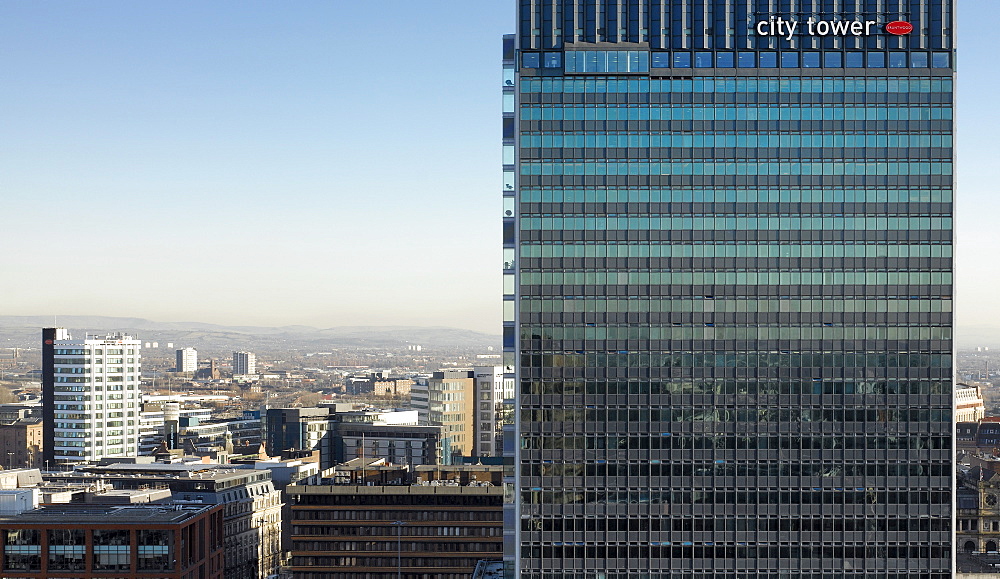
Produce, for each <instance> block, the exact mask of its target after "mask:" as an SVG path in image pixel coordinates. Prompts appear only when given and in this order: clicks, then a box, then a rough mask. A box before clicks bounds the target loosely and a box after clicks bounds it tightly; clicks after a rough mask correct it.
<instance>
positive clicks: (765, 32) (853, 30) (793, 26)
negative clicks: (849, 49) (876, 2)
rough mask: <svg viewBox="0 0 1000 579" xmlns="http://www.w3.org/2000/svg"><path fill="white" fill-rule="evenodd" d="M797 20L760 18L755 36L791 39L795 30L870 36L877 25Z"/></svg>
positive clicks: (823, 34)
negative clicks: (802, 22)
mask: <svg viewBox="0 0 1000 579" xmlns="http://www.w3.org/2000/svg"><path fill="white" fill-rule="evenodd" d="M799 24H800V22H799V21H798V20H788V19H785V18H782V17H781V16H772V17H771V18H768V19H767V20H761V21H760V22H758V23H757V25H756V26H755V27H754V30H755V31H756V32H757V36H780V37H782V38H784V39H785V40H791V39H792V37H793V36H795V34H796V32H798V33H799V34H807V35H809V36H870V35H871V33H872V28H873V27H876V26H878V22H875V21H873V20H865V21H861V20H816V19H815V18H810V19H809V20H807V21H806V25H805V26H801V27H800V26H799Z"/></svg>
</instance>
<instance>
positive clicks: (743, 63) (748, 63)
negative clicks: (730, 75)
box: [736, 52, 757, 68]
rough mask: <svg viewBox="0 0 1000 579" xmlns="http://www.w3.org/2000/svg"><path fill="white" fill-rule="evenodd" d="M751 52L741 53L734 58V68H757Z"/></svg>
mask: <svg viewBox="0 0 1000 579" xmlns="http://www.w3.org/2000/svg"><path fill="white" fill-rule="evenodd" d="M754 56H755V55H754V53H752V52H741V53H739V56H737V58H736V66H738V67H740V68H753V67H755V66H757V59H756V58H754Z"/></svg>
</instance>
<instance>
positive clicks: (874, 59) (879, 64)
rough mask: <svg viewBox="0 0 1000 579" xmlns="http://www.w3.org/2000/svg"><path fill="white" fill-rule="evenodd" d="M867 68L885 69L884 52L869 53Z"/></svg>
mask: <svg viewBox="0 0 1000 579" xmlns="http://www.w3.org/2000/svg"><path fill="white" fill-rule="evenodd" d="M868 68H885V53H884V52H869V53H868Z"/></svg>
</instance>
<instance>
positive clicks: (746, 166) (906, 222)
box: [503, 0, 954, 579]
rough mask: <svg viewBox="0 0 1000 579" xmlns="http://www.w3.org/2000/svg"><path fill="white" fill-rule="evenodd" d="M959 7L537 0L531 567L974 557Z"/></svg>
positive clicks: (914, 563) (518, 198) (628, 572)
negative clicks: (956, 451) (962, 324)
mask: <svg viewBox="0 0 1000 579" xmlns="http://www.w3.org/2000/svg"><path fill="white" fill-rule="evenodd" d="M953 15H954V12H953V4H952V2H951V1H949V0H850V1H839V0H804V1H795V0H767V1H764V0H757V1H754V0H519V2H518V21H517V26H518V28H517V34H516V35H512V36H510V37H506V38H505V39H504V77H503V84H504V89H503V90H504V98H503V104H504V123H503V138H504V156H503V158H504V174H503V176H504V183H503V190H504V218H503V222H504V274H505V276H504V288H505V289H504V293H505V296H504V320H505V324H504V325H505V327H504V352H505V370H506V371H507V372H509V375H510V376H512V377H516V379H517V388H518V392H517V404H518V412H517V417H516V418H517V425H516V430H517V434H518V437H517V439H518V445H517V448H516V450H515V452H516V479H515V487H516V488H515V493H514V495H515V504H514V505H513V509H512V510H513V511H514V512H513V513H511V517H509V518H508V520H510V521H513V522H515V524H516V528H515V529H513V533H512V534H510V535H509V536H508V537H507V538H506V539H507V542H506V545H507V547H506V558H507V563H508V573H509V576H518V577H521V578H524V579H557V578H559V579H562V578H567V577H573V578H574V579H575V578H589V579H632V578H639V577H642V578H644V579H668V578H669V579H710V578H711V579H722V578H725V579H737V578H738V579H785V578H788V579H791V578H814V579H820V578H822V579H834V578H836V579H875V578H878V579H906V578H912V579H916V578H918V577H919V578H921V579H945V578H946V577H950V576H951V570H952V568H953V556H954V554H953V552H952V547H951V531H952V522H953V490H952V488H953V476H954V475H953V466H954V465H953V462H954V460H953V424H952V416H951V413H952V408H953V406H952V405H953V394H952V392H953V389H952V383H953V380H952V281H953V280H952V273H953V265H952V186H953V177H952V168H953V165H952V162H953V158H952V157H953V154H952V146H953V143H952V134H953V131H952V130H953V121H952V113H953V109H952V106H953V94H954V83H953V81H954V78H953V76H954V71H953V64H954V62H953V59H954V40H953V29H954V21H953Z"/></svg>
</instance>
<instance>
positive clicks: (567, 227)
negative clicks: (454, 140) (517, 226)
mask: <svg viewBox="0 0 1000 579" xmlns="http://www.w3.org/2000/svg"><path fill="white" fill-rule="evenodd" d="M581 164H582V163H581ZM609 164H610V163H609ZM927 164H928V165H929V164H930V163H927ZM951 228H952V219H951V217H843V216H837V217H834V216H829V215H828V216H819V217H799V216H795V217H756V216H755V217H669V216H656V215H654V216H650V217H583V216H580V217H522V218H521V230H522V231H530V230H556V231H576V230H584V231H615V230H627V231H641V230H654V231H657V230H658V231H682V230H709V231H720V230H721V231H734V230H741V231H759V230H772V231H774V230H792V231H802V230H818V231H886V230H895V231H918V230H934V231H942V230H950V229H951Z"/></svg>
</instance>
